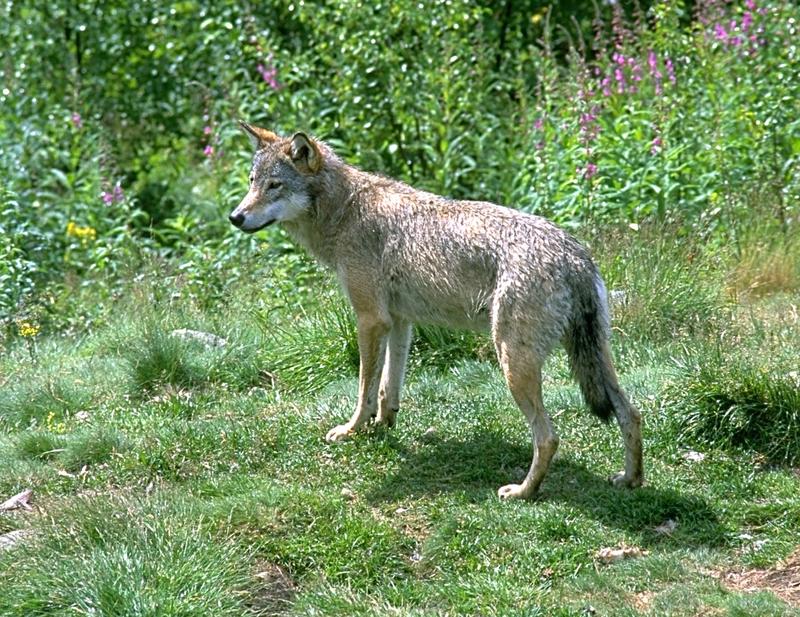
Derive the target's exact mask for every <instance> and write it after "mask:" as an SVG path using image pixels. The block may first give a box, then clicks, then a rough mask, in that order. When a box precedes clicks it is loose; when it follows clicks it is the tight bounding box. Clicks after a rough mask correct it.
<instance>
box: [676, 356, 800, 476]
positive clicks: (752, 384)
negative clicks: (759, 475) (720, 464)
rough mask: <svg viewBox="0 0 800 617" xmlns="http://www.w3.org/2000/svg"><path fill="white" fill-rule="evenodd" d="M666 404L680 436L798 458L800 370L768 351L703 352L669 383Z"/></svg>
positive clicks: (779, 458) (773, 458) (781, 459)
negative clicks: (772, 358)
mask: <svg viewBox="0 0 800 617" xmlns="http://www.w3.org/2000/svg"><path fill="white" fill-rule="evenodd" d="M666 404H667V406H668V407H669V408H670V409H671V410H672V413H674V414H675V418H676V421H677V424H678V427H679V433H680V436H681V438H682V439H685V440H688V441H691V442H697V443H700V444H703V445H707V446H711V447H720V448H727V449H748V450H753V451H755V452H758V453H760V454H761V455H763V456H764V457H766V458H767V460H769V461H770V462H773V463H786V464H790V465H796V464H797V463H798V462H800V374H799V373H798V372H797V370H794V371H792V370H790V369H789V368H788V367H787V366H783V365H782V363H772V362H771V361H770V358H769V356H768V355H767V354H765V355H764V356H761V357H758V358H750V357H741V356H740V357H735V358H731V357H728V356H726V355H723V354H720V353H719V352H714V353H710V354H705V355H702V356H701V357H700V359H699V361H698V362H697V363H696V364H695V365H694V366H693V367H691V368H687V369H686V373H685V374H684V376H683V378H681V379H680V380H679V381H678V382H677V383H675V384H673V385H672V386H671V387H670V388H668V391H667V394H666Z"/></svg>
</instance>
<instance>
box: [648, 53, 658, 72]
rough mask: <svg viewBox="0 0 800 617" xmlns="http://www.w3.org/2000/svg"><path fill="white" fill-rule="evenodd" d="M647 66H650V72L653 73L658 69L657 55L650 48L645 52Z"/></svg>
mask: <svg viewBox="0 0 800 617" xmlns="http://www.w3.org/2000/svg"><path fill="white" fill-rule="evenodd" d="M647 66H649V67H650V73H651V74H653V75H655V74H656V72H657V71H658V56H656V52H655V51H653V50H652V49H651V50H649V51H648V52H647Z"/></svg>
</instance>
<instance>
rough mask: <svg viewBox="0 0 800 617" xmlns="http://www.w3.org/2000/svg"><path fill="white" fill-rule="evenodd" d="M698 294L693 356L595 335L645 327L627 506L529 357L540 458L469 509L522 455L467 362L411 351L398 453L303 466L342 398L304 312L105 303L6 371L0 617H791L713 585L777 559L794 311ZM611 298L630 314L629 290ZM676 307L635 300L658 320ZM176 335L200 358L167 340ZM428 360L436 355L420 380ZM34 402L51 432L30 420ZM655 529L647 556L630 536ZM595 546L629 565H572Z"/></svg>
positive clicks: (788, 459)
mask: <svg viewBox="0 0 800 617" xmlns="http://www.w3.org/2000/svg"><path fill="white" fill-rule="evenodd" d="M639 254H640V255H643V254H644V253H639ZM649 259H650V260H651V263H657V262H659V261H661V263H662V264H664V265H663V267H661V266H659V267H661V270H660V272H661V274H658V277H660V280H661V282H660V283H659V285H661V287H662V288H664V289H666V288H669V287H670V285H671V281H674V279H676V278H678V279H680V280H685V281H687V282H686V285H687V286H689V285H690V284H695V283H691V274H692V270H691V267H689V268H688V269H687V268H686V267H684V266H680V267H677V266H676V267H674V268H673V267H668V259H667V258H662V259H659V257H658V256H657V255H653V256H650V258H649ZM633 267H634V266H631V268H633ZM635 267H636V268H640V269H641V268H643V267H644V266H640V265H639V266H635ZM652 270H653V272H655V271H656V270H658V268H656V267H654V268H652ZM724 272H726V270H725V269H718V270H713V269H708V270H702V274H701V275H698V276H702V277H705V278H704V279H703V280H704V281H705V282H706V284H707V285H708V286H710V288H712V289H715V291H713V297H714V298H715V299H714V301H713V303H712V305H710V306H711V308H710V309H708V310H713V311H714V313H713V315H712V321H713V323H714V324H715V328H714V329H713V332H711V333H706V332H705V331H704V330H703V329H702V328H697V329H691V330H690V329H682V328H680V327H676V324H677V323H678V322H677V321H674V320H673V316H674V313H669V312H668V311H666V310H664V311H656V310H651V309H652V307H653V306H655V304H653V305H651V309H648V311H647V312H645V313H641V314H640V315H639V316H637V317H634V316H633V314H628V316H627V317H624V316H623V320H625V319H628V322H627V323H629V324H634V323H636V321H635V320H636V319H644V316H645V315H650V319H652V320H653V322H654V324H653V332H654V334H653V337H652V338H651V339H650V340H646V339H645V336H644V335H643V334H642V333H643V332H644V330H643V329H640V330H638V331H637V332H638V333H637V334H635V335H634V334H631V332H626V331H625V329H623V330H621V331H616V333H615V350H616V351H617V353H618V356H619V362H618V364H619V366H620V373H621V379H622V383H623V385H624V387H625V388H626V390H627V391H628V392H629V394H630V396H631V397H632V399H633V400H634V401H635V402H636V404H637V405H638V406H639V407H640V408H641V410H642V412H643V415H644V438H645V464H646V480H647V482H646V485H645V486H644V487H642V488H641V489H638V490H635V491H620V490H616V489H613V488H612V487H611V486H610V485H609V484H608V483H607V481H606V478H607V476H608V475H609V474H611V473H613V472H615V471H617V470H618V469H620V468H621V467H622V446H621V439H620V437H619V435H618V431H617V429H616V428H615V427H614V426H613V425H612V426H610V427H609V426H604V425H601V424H600V423H598V422H597V421H596V420H595V419H594V418H593V417H591V416H590V414H588V413H586V411H585V410H584V408H583V404H582V402H581V399H580V396H579V392H578V389H577V387H576V386H575V385H574V384H573V383H572V382H571V380H570V378H569V370H568V367H567V363H566V359H565V357H564V356H563V354H556V355H554V356H553V358H552V359H551V360H550V362H549V363H548V366H547V367H546V375H545V387H544V395H545V402H546V405H547V407H548V408H549V409H550V411H551V414H552V416H553V420H554V423H555V426H556V428H557V431H558V433H559V435H560V437H561V447H560V450H559V453H558V455H557V456H556V459H555V460H554V463H553V466H552V468H551V470H550V473H549V475H548V477H547V479H546V481H545V483H544V484H543V486H542V489H541V494H540V495H539V496H538V498H537V499H535V500H534V501H531V502H528V503H501V502H500V501H499V500H498V499H497V497H496V489H497V488H498V487H499V486H500V485H502V484H505V483H508V482H509V481H514V480H519V479H521V476H522V475H523V474H524V472H525V469H526V468H527V466H528V464H529V463H530V456H531V444H530V439H529V435H528V430H527V428H526V427H525V424H524V422H523V418H522V415H521V414H520V412H519V411H518V410H517V409H516V406H515V405H514V403H513V400H512V399H511V397H510V395H509V393H508V391H507V388H506V386H505V384H504V382H503V379H502V376H501V375H500V372H499V370H498V368H497V366H496V363H495V362H493V361H491V360H489V359H481V356H480V354H479V353H477V352H478V350H480V349H481V345H482V344H483V343H482V342H481V339H480V338H479V337H472V336H471V335H464V337H463V338H459V337H461V335H459V334H455V335H441V336H440V333H438V332H436V331H428V332H427V333H426V334H423V335H422V342H421V344H419V345H418V346H417V347H416V348H415V350H414V352H413V353H414V354H415V355H414V356H413V362H412V363H411V372H410V374H409V377H408V383H407V386H406V389H405V393H404V398H403V404H402V408H401V410H400V414H399V417H398V426H397V427H396V428H395V429H393V430H370V431H367V432H366V433H365V434H363V435H359V436H358V437H357V438H356V439H353V440H352V441H350V442H347V443H343V444H336V445H333V444H327V443H325V441H324V435H325V432H326V431H327V429H329V428H330V427H331V426H333V425H334V424H337V423H339V422H341V421H342V420H344V419H345V418H346V417H348V416H349V414H350V413H351V411H352V407H353V405H354V403H355V395H356V380H355V371H356V367H355V366H354V365H353V349H352V348H351V347H349V345H350V344H351V343H350V341H351V336H352V330H351V328H352V322H351V321H349V320H350V317H349V315H348V313H347V312H346V311H345V309H344V308H343V307H342V305H341V303H339V304H336V302H337V301H336V300H335V296H332V295H331V292H330V288H329V287H327V286H326V287H324V290H323V292H322V293H320V294H318V296H321V300H320V303H319V304H318V305H316V306H312V307H311V308H309V309H308V311H306V312H305V313H300V314H299V317H298V313H297V309H296V306H295V305H294V304H292V303H286V304H284V305H276V308H274V309H273V310H271V311H270V310H267V309H265V308H264V299H263V298H262V297H257V296H256V297H249V298H248V297H247V296H246V294H245V293H244V292H243V290H242V289H238V291H237V289H233V290H231V293H232V294H233V295H234V297H236V298H237V303H236V305H235V306H231V305H230V304H229V303H228V304H226V305H224V306H222V305H221V306H219V307H217V308H216V309H208V310H204V309H201V308H198V307H199V304H196V303H195V301H194V300H192V299H191V298H186V299H183V300H181V301H180V302H179V303H177V304H175V305H173V306H172V308H170V309H169V310H168V311H165V310H164V309H163V308H162V307H161V305H159V304H158V303H153V304H144V305H142V304H141V303H138V304H137V303H133V305H126V304H125V303H124V302H123V303H121V304H120V305H118V306H117V308H116V309H115V311H114V313H113V314H111V313H110V314H109V315H108V317H107V318H106V319H105V321H104V322H103V323H104V324H105V325H98V326H97V327H96V328H95V329H93V331H92V332H90V333H89V334H88V335H86V336H84V337H83V338H81V339H75V338H70V337H65V338H49V339H44V338H43V339H41V340H38V341H37V357H36V359H35V361H31V359H30V356H29V349H28V347H27V346H26V345H24V344H20V345H17V346H12V347H10V348H9V350H8V353H7V354H6V355H5V356H4V357H3V358H2V359H0V371H2V374H3V375H4V377H3V379H4V382H3V384H2V390H1V391H0V427H2V432H0V470H2V471H0V497H6V496H10V495H13V494H15V493H17V492H19V491H20V490H22V489H23V488H26V487H31V488H33V489H34V503H35V505H36V508H35V509H34V510H33V511H30V512H27V511H13V512H8V513H3V514H0V533H5V532H8V531H11V530H14V529H29V530H33V531H34V534H33V535H32V536H30V537H29V538H28V539H27V540H25V541H24V542H23V543H20V544H18V545H17V546H16V547H15V548H12V549H8V550H0V577H2V580H3V587H2V593H0V614H2V615H45V614H78V615H81V614H84V615H89V614H102V615H207V614H215V615H247V614H252V615H275V614H296V615H312V614H324V615H375V614H381V615H383V614H397V615H478V614H479V615H497V616H500V615H543V616H544V615H547V616H550V615H575V616H578V615H586V614H601V615H638V614H648V615H696V614H698V613H699V614H722V615H792V614H797V610H796V609H793V608H791V607H789V606H788V605H786V604H785V603H783V602H782V601H781V600H779V599H778V598H777V597H776V596H774V595H773V594H771V593H769V592H768V591H764V592H762V593H758V594H745V593H742V592H739V591H734V590H731V589H728V588H726V586H725V585H724V584H723V582H721V581H722V580H723V574H724V573H725V572H727V571H731V570H741V569H745V568H767V567H771V566H773V565H774V564H776V563H778V562H779V561H780V560H781V559H783V558H785V557H787V556H788V555H789V554H791V553H792V552H793V551H794V550H796V547H797V537H798V534H800V497H798V496H799V495H800V476H798V474H797V471H796V469H793V468H792V466H791V465H792V464H795V465H796V462H793V460H794V459H793V458H792V456H791V455H792V452H794V451H793V450H790V449H787V448H786V447H784V446H782V448H783V449H775V450H774V451H771V452H767V451H765V450H764V448H763V447H762V446H763V445H765V444H766V445H770V444H787V443H795V442H792V441H791V440H792V439H796V438H797V425H796V424H795V423H793V422H794V420H795V419H796V415H795V413H794V409H795V408H794V407H791V406H787V405H788V404H789V403H790V402H791V401H793V400H794V399H793V398H792V396H795V395H796V390H791V389H790V388H787V387H786V383H787V380H788V379H794V377H791V376H787V375H788V372H787V367H790V366H792V363H793V362H794V365H796V360H797V352H796V350H797V349H798V346H797V345H796V342H797V332H798V329H797V322H796V315H797V302H796V298H794V297H792V296H790V295H768V296H764V297H760V298H759V299H758V300H754V301H752V302H750V303H748V304H746V305H744V304H742V305H738V306H734V304H733V302H732V301H729V300H725V296H724V292H723V291H722V290H723V288H724V284H723V283H724V277H725V274H724ZM612 276H613V275H612ZM631 276H632V278H631V279H621V280H631V281H638V280H639V277H640V276H643V275H641V274H637V275H635V276H633V275H631ZM652 276H653V277H656V274H652ZM653 280H655V279H653ZM679 283H680V281H678V283H675V286H676V287H678V288H680V284H679ZM142 284H143V285H146V286H156V287H157V286H158V285H160V284H165V283H161V282H159V281H157V280H148V281H146V282H145V283H142ZM323 284H324V283H323ZM248 287H249V286H248ZM687 288H688V287H687ZM627 289H630V290H631V293H632V294H633V295H632V296H631V297H632V298H633V299H635V301H636V302H639V300H636V298H640V297H645V296H646V294H645V290H646V289H647V286H646V285H645V284H643V283H637V284H636V285H631V286H630V287H628V288H627ZM680 293H683V292H680ZM680 293H678V292H676V293H675V294H673V295H672V296H666V295H662V296H661V297H659V298H652V299H650V300H648V301H649V302H651V303H656V302H663V303H665V304H666V305H667V306H676V305H677V304H680V302H684V300H683V299H681V298H682V296H681V295H680ZM237 294H239V295H237ZM686 294H687V295H686V300H685V304H686V305H687V306H686V307H683V308H682V307H680V306H678V308H679V309H680V311H682V312H681V314H683V315H687V314H691V313H687V312H686V311H691V310H694V309H692V307H690V306H688V305H689V299H690V298H691V293H690V292H686ZM717 294H719V295H717ZM704 297H707V298H711V297H712V292H708V295H707V296H704ZM717 298H719V300H720V301H718V300H717ZM679 300H680V302H679ZM701 304H702V302H701ZM703 306H705V305H703ZM676 310H677V309H676ZM703 310H707V309H706V308H703ZM242 315H245V316H248V317H252V320H251V321H246V320H244V318H243V317H242ZM267 316H268V317H267ZM793 316H794V317H793ZM642 323H644V322H642ZM180 327H188V328H195V329H199V330H204V331H208V332H213V333H215V334H217V335H219V336H222V337H223V338H225V339H226V340H227V341H228V343H227V345H226V346H225V347H224V348H210V349H209V348H206V347H204V346H203V345H200V344H198V343H194V342H184V341H178V340H176V339H174V338H173V337H172V336H171V335H170V332H171V331H172V330H174V329H175V328H180ZM637 328H639V326H637ZM632 329H633V328H632ZM664 333H671V336H670V337H666V339H665V337H664V336H663V335H664ZM437 337H439V338H437ZM459 340H462V341H463V342H464V345H463V347H460V346H459V345H458V344H456V342H457V341H459ZM437 341H438V342H439V343H441V344H442V345H443V348H444V351H442V352H441V353H440V354H433V353H429V352H428V345H433V344H435V343H436V342H437ZM727 341H736V342H737V344H736V345H735V346H733V345H729V344H727ZM448 345H452V347H448ZM282 349H285V350H286V355H285V356H283V357H281V355H280V352H281V350H282ZM720 350H722V351H720ZM238 367H241V374H237V369H238ZM789 372H791V371H789ZM187 376H188V377H187ZM748 379H750V381H748ZM52 384H58V388H59V389H58V390H57V394H58V397H57V402H58V401H60V402H59V405H60V406H53V400H56V399H55V397H51V398H49V399H48V398H47V397H45V396H43V395H38V394H37V393H41V392H45V393H47V392H56V390H55V389H54V387H53V388H50V389H48V388H49V387H50V385H52ZM753 391H754V392H756V393H757V394H758V395H759V397H760V398H757V399H756V402H755V403H754V402H753V401H752V400H751V399H747V398H746V396H745V394H746V393H752V392H753ZM721 393H725V394H726V396H729V397H732V398H731V400H734V401H737V402H738V403H741V404H744V403H745V402H748V401H749V402H748V405H750V407H747V409H748V410H751V411H752V410H753V409H758V410H759V411H758V413H759V414H761V415H760V416H759V417H760V418H761V420H762V421H761V422H760V423H759V424H757V425H756V424H753V425H752V426H750V427H749V431H750V432H748V433H747V435H756V436H757V437H758V438H759V439H761V440H762V441H752V440H738V441H737V440H733V439H727V438H724V436H725V435H727V434H728V433H726V432H725V430H727V429H726V427H728V428H730V427H731V426H734V425H733V424H730V423H729V422H728V418H727V416H726V414H725V413H724V410H723V412H720V409H721V408H720V407H719V405H718V401H719V399H718V398H715V397H718V396H719V395H721ZM749 395H750V394H748V396H749ZM41 401H45V402H44V403H42V402H41ZM703 401H715V403H714V404H715V405H717V407H713V406H712V405H711V404H710V403H709V404H707V405H704V404H703ZM792 404H793V403H792ZM753 413H755V412H753ZM712 421H713V422H716V424H704V422H712ZM735 426H738V425H735ZM687 427H688V428H687ZM709 427H711V428H709ZM689 428H691V429H692V430H689ZM695 429H697V430H695ZM781 440H783V441H781ZM692 450H694V451H699V452H701V453H702V454H704V458H703V460H699V461H697V460H691V458H689V457H687V454H688V453H690V451H692ZM670 520H671V521H674V522H675V524H676V526H675V529H674V531H673V532H672V533H671V534H669V535H665V534H661V533H658V532H657V531H656V529H657V528H658V527H659V526H660V525H663V524H664V523H665V522H667V521H670ZM621 546H633V547H638V548H641V549H643V550H644V551H646V555H645V556H643V557H641V558H638V559H633V560H629V561H624V562H621V563H616V564H612V565H603V564H601V563H600V562H598V560H597V559H596V558H595V554H596V553H597V551H599V550H600V549H602V548H605V547H611V548H614V547H621ZM793 611H794V612H793Z"/></svg>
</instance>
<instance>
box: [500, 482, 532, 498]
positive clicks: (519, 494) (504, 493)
mask: <svg viewBox="0 0 800 617" xmlns="http://www.w3.org/2000/svg"><path fill="white" fill-rule="evenodd" d="M497 496H498V497H499V498H500V499H502V500H503V501H506V500H508V499H527V498H528V497H530V495H529V494H528V491H526V490H524V488H523V486H522V485H521V484H506V485H505V486H501V487H500V488H499V489H497Z"/></svg>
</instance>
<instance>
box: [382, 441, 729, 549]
mask: <svg viewBox="0 0 800 617" xmlns="http://www.w3.org/2000/svg"><path fill="white" fill-rule="evenodd" d="M387 438H388V439H389V440H390V441H394V440H393V438H392V437H391V436H388V437H387ZM392 445H393V446H394V447H397V448H400V449H402V450H404V451H403V453H402V459H403V462H402V464H401V468H400V469H399V470H398V471H397V472H396V473H394V474H391V475H388V476H386V477H385V478H383V480H382V482H381V484H380V485H379V486H378V487H377V488H375V489H374V490H373V491H372V492H371V493H368V494H367V498H368V499H369V500H370V501H372V502H380V501H395V500H401V499H403V498H407V497H409V496H411V495H416V496H419V495H422V494H427V495H430V494H437V493H440V494H441V493H461V494H463V495H464V496H465V497H466V498H467V499H468V500H470V501H472V502H474V503H481V502H486V501H488V500H496V499H497V496H496V492H495V491H496V490H497V488H499V487H500V486H501V485H503V484H508V483H509V482H519V481H520V480H521V479H522V477H524V474H525V471H527V467H528V465H529V463H530V457H531V450H530V448H529V447H523V446H521V445H519V444H513V443H510V442H508V441H507V440H506V439H505V438H503V437H502V436H501V435H499V434H497V433H495V432H489V431H481V432H479V433H476V434H474V435H472V436H470V437H469V438H468V439H466V440H460V439H456V438H448V439H441V438H437V437H434V438H431V439H429V440H427V443H426V444H425V445H424V446H423V447H419V448H411V449H405V448H402V446H400V445H399V444H398V443H397V442H395V443H393V444H392ZM645 465H647V461H646V460H645ZM523 467H524V469H523ZM537 502H550V503H563V504H565V505H567V506H569V507H570V508H574V509H576V510H578V511H579V512H581V513H582V514H584V515H585V516H587V517H589V518H592V519H595V520H597V521H599V522H600V523H602V524H603V525H606V526H609V527H614V528H617V529H621V530H626V531H629V532H634V533H637V534H639V535H640V539H639V542H640V543H641V544H642V545H644V546H650V545H656V544H663V543H665V542H669V543H670V544H672V545H673V546H687V547H698V546H708V547H711V546H720V545H723V544H725V543H726V537H725V529H724V527H723V525H722V524H721V523H720V521H719V519H718V516H717V514H716V512H715V511H714V509H713V507H712V506H711V505H710V504H709V502H708V501H707V500H705V499H703V498H702V497H698V496H696V495H688V494H683V493H681V492H680V491H679V490H676V489H674V488H670V487H659V486H650V485H645V486H644V487H642V488H639V489H636V490H626V489H617V488H614V487H612V486H611V485H610V484H609V482H608V480H607V478H606V477H605V476H604V475H601V474H600V473H597V472H595V471H593V470H591V469H588V468H587V467H586V466H585V465H583V464H582V463H579V462H576V461H574V460H571V459H570V457H569V454H567V453H564V454H562V456H560V457H557V458H556V460H555V461H554V462H553V463H552V465H551V466H550V470H549V472H548V475H547V477H546V478H545V480H544V483H543V484H542V487H541V489H540V492H539V495H538V496H537V497H536V498H535V499H534V500H533V501H532V502H531V503H530V507H532V508H535V507H536V503H537ZM668 520H673V521H676V522H677V523H678V525H677V529H676V530H675V532H674V533H673V534H672V535H668V536H665V535H660V534H658V533H656V532H655V528H656V527H658V526H659V525H662V524H663V523H665V522H666V521H668Z"/></svg>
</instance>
